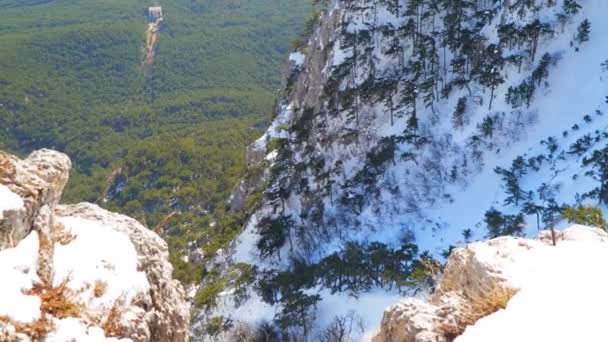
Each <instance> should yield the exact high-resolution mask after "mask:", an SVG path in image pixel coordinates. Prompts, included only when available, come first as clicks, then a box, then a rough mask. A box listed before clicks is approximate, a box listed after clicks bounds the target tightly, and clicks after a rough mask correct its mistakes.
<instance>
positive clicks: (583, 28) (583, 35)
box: [576, 19, 591, 43]
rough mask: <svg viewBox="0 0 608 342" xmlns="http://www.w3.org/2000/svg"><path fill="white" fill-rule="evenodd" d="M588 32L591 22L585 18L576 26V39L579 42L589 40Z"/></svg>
mask: <svg viewBox="0 0 608 342" xmlns="http://www.w3.org/2000/svg"><path fill="white" fill-rule="evenodd" d="M589 33H591V22H589V20H588V19H585V20H583V22H582V23H581V24H580V25H579V27H578V33H577V34H576V40H577V41H578V42H579V43H584V42H586V41H589Z"/></svg>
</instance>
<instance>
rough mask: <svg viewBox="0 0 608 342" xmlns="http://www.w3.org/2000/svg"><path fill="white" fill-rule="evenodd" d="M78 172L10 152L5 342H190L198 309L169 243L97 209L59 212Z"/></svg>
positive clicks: (0, 195)
mask: <svg viewBox="0 0 608 342" xmlns="http://www.w3.org/2000/svg"><path fill="white" fill-rule="evenodd" d="M70 168H71V164H70V160H69V158H68V157H67V156H66V155H63V154H61V153H57V152H54V151H49V150H40V151H36V152H34V153H32V154H31V155H30V156H28V157H27V158H26V159H24V160H19V159H18V158H16V157H14V156H11V155H8V154H5V153H1V152H0V278H2V279H10V281H3V282H2V284H0V303H1V304H0V339H1V340H3V341H5V340H7V341H22V340H26V341H27V340H40V339H46V340H47V341H68V340H78V341H80V340H104V339H105V338H108V339H121V338H126V339H130V340H132V341H167V342H169V341H185V340H187V339H188V333H189V305H188V304H187V302H186V300H185V296H184V292H183V289H182V287H181V285H180V284H179V283H178V282H177V281H175V280H173V279H172V276H171V273H172V266H171V265H170V264H169V262H168V251H167V245H166V243H165V242H164V241H163V240H162V239H161V238H160V237H159V236H157V235H156V234H155V233H153V232H151V231H150V230H148V229H147V228H145V227H144V226H142V225H141V224H139V223H138V222H137V221H135V220H133V219H131V218H129V217H126V216H123V215H118V214H113V213H110V212H108V211H105V210H103V209H101V208H99V207H98V206H96V205H93V204H88V203H82V204H78V205H59V204H58V203H59V201H60V199H61V193H62V191H63V188H64V186H65V184H66V182H67V180H68V176H69V171H70Z"/></svg>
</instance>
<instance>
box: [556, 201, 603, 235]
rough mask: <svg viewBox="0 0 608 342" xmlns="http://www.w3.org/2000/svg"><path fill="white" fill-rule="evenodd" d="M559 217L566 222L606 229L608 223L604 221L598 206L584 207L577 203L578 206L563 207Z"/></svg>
mask: <svg viewBox="0 0 608 342" xmlns="http://www.w3.org/2000/svg"><path fill="white" fill-rule="evenodd" d="M560 218H561V219H562V220H567V221H568V222H572V223H578V224H584V225H587V226H592V227H597V228H600V229H603V230H608V223H606V220H605V219H604V215H603V213H602V210H601V209H600V208H596V207H584V206H582V205H579V206H578V207H566V208H564V209H563V212H562V215H561V216H560Z"/></svg>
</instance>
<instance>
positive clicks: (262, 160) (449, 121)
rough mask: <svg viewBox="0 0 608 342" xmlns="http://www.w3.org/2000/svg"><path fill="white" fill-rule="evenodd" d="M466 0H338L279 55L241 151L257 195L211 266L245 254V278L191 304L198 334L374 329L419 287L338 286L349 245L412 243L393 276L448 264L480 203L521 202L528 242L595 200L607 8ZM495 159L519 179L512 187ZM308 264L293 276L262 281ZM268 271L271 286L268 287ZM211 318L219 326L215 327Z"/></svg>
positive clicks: (503, 205)
mask: <svg viewBox="0 0 608 342" xmlns="http://www.w3.org/2000/svg"><path fill="white" fill-rule="evenodd" d="M462 3H463V2H461V1H457V0H435V1H431V0H426V1H405V0H402V1H400V0H395V1H384V0H352V1H337V0H332V1H329V4H328V7H327V8H326V9H323V10H321V12H320V15H319V19H318V21H317V24H316V25H315V27H314V30H313V32H312V34H311V36H310V38H309V40H308V43H307V44H306V46H305V47H303V48H301V49H299V51H297V52H294V53H293V54H292V55H291V56H290V62H289V63H290V64H289V65H290V67H289V71H288V75H287V77H286V86H285V89H284V95H283V96H282V98H281V99H280V101H279V103H278V106H277V113H276V115H277V117H276V119H275V120H274V122H273V123H272V125H271V126H270V128H269V129H268V131H267V132H266V134H265V135H264V136H263V137H262V138H260V140H258V141H257V142H256V143H255V144H254V146H252V148H251V150H252V151H251V153H250V155H255V156H256V157H255V158H251V159H252V160H251V161H252V164H253V165H252V166H251V168H252V169H255V168H257V169H260V168H262V169H264V170H265V171H264V172H263V175H260V174H259V172H257V173H256V172H253V174H255V175H257V176H256V177H259V179H253V180H251V179H248V180H247V182H245V183H246V184H253V185H254V186H249V187H247V186H243V184H241V187H240V188H239V189H238V191H237V195H238V196H237V197H243V193H246V194H248V195H250V197H251V196H254V197H256V196H257V198H260V199H259V200H258V201H256V202H254V204H251V203H250V205H249V208H247V209H248V210H250V212H249V214H251V215H250V218H249V220H248V223H247V224H246V226H245V227H244V230H243V232H242V234H241V235H240V236H239V238H238V239H237V240H236V241H235V242H234V243H233V245H232V246H231V248H230V249H227V250H223V251H221V252H220V253H219V255H218V256H217V258H216V261H215V263H213V264H212V265H209V270H210V271H211V270H214V271H217V272H229V271H231V270H232V268H231V267H230V265H236V264H250V265H254V266H255V267H256V268H257V272H258V278H257V282H255V283H249V284H246V285H243V284H241V282H238V281H232V282H231V281H228V282H227V283H228V285H227V286H226V287H225V288H224V289H223V290H222V291H218V296H217V297H218V298H217V301H216V303H215V305H214V306H210V307H205V308H203V310H202V311H201V313H200V314H199V316H198V322H197V323H196V324H195V329H194V332H195V333H194V338H195V339H201V340H202V339H211V340H213V339H215V340H222V339H226V338H228V336H230V334H231V332H230V331H234V330H240V331H245V330H255V327H256V325H259V324H260V323H261V322H264V321H265V322H273V324H275V325H277V326H280V327H281V329H283V330H286V331H287V332H288V333H290V334H292V335H294V336H302V335H303V334H306V337H304V338H303V339H304V340H306V339H308V340H319V339H321V338H320V335H319V334H321V333H322V332H323V331H324V330H325V329H326V328H327V326H328V324H330V322H332V321H333V320H334V318H336V317H338V318H340V317H342V318H344V317H356V318H357V323H360V324H358V325H360V326H361V328H360V329H359V328H357V329H352V331H351V332H349V334H350V337H349V338H351V339H353V340H361V339H363V340H366V339H369V338H371V336H372V335H373V333H374V332H375V330H376V329H377V327H378V325H379V323H380V319H381V317H382V312H383V311H384V309H385V308H386V307H387V306H388V305H389V304H391V303H394V302H396V301H397V300H398V299H399V298H401V297H402V296H403V295H404V294H411V293H412V292H414V291H415V290H420V289H421V287H420V286H418V285H416V286H414V285H412V284H413V283H414V282H415V280H416V279H414V278H413V276H412V277H405V278H399V277H394V276H392V275H388V276H387V275H386V272H385V273H381V276H380V278H381V279H380V278H379V277H375V278H373V279H372V280H371V281H370V283H369V284H365V285H363V288H358V289H357V290H352V288H348V286H343V284H342V279H339V281H338V282H339V283H340V284H339V285H335V284H336V282H337V281H336V280H335V279H333V278H331V277H328V276H327V274H328V273H331V271H335V269H331V268H330V266H327V265H330V262H331V261H335V258H342V259H345V258H346V257H347V256H346V255H345V253H346V252H345V251H348V250H349V248H350V247H349V246H353V244H354V245H355V246H363V247H361V248H363V249H364V250H369V249H368V247H369V246H373V243H378V244H381V246H382V248H383V249H382V251H383V252H386V251H388V252H390V253H393V254H395V253H396V255H398V254H399V253H405V252H404V249H403V248H405V247H407V246H411V245H412V244H413V245H415V246H417V249H416V250H415V251H414V252H412V253H413V254H407V257H404V259H402V260H400V261H401V266H399V267H402V268H399V270H400V272H401V271H403V270H405V271H403V272H401V273H408V272H411V273H412V274H414V273H415V272H414V271H415V265H416V262H417V260H418V258H419V256H420V255H421V254H422V253H423V252H424V251H428V254H426V255H427V256H432V257H435V258H436V259H442V254H444V253H443V252H444V251H446V250H447V249H448V248H449V247H450V246H458V245H462V244H463V243H464V242H465V241H471V240H479V239H483V238H485V237H486V236H487V234H488V230H487V227H486V223H485V222H484V218H485V215H486V212H488V211H489V210H490V209H491V208H494V209H496V210H497V211H499V212H501V213H502V214H503V215H513V217H516V216H517V215H519V214H521V215H522V216H521V217H522V218H523V222H522V223H520V224H518V226H517V228H518V230H520V231H519V232H518V233H520V234H522V235H528V236H530V235H534V234H536V232H537V230H538V229H544V228H546V227H547V226H548V225H549V224H552V223H553V222H555V220H556V218H557V217H558V216H559V210H560V208H561V207H562V206H564V205H576V204H578V203H588V204H593V205H597V204H598V200H599V199H598V196H597V191H594V190H595V189H596V188H597V187H598V186H599V182H598V180H597V179H596V178H597V177H596V176H597V172H595V173H594V171H593V170H594V164H593V163H590V162H588V160H589V159H590V158H591V157H592V156H593V154H594V151H601V150H602V149H603V148H604V147H605V146H607V144H608V105H607V104H606V95H607V94H608V89H607V85H608V84H607V83H606V82H607V80H608V63H606V64H604V62H605V61H606V60H607V59H608V49H606V48H605V44H604V42H603V37H604V36H606V35H607V34H608V24H606V21H605V18H604V16H605V13H608V2H606V1H602V0H577V1H576V2H575V4H576V5H580V6H573V4H572V3H573V2H572V1H564V0H533V1H515V0H511V1H501V0H478V1H471V2H469V3H470V4H469V6H468V7H463V8H460V7H459V6H460V5H461V4H462ZM584 20H588V21H589V23H590V32H589V33H588V35H587V32H585V31H586V30H585V29H582V28H581V27H582V26H581V24H582V23H583V22H584ZM583 26H584V25H583ZM581 32H582V33H581ZM607 151H608V150H607ZM606 153H608V152H606ZM518 157H521V158H518ZM514 161H515V162H514ZM255 162H257V164H255ZM515 166H518V168H517V170H516V171H513V170H515V169H514V168H515ZM496 168H502V169H503V170H507V171H508V170H511V174H517V175H516V176H515V178H516V183H517V184H518V186H519V190H521V191H518V196H519V198H516V199H515V200H513V196H512V194H511V193H509V191H510V189H509V188H508V185H509V184H507V183H505V181H504V180H503V178H506V176H505V173H502V174H501V173H500V172H496ZM257 169H256V170H257ZM245 183H244V184H245ZM239 192H240V193H239ZM260 194H262V195H260ZM252 208H253V209H252ZM561 224H562V223H558V228H559V227H561V226H560V225H561ZM375 246H377V245H375ZM350 250H352V249H350ZM410 251H411V250H410ZM408 253H409V252H408ZM330 257H331V258H333V259H329V258H330ZM302 265H305V266H302ZM309 266H310V267H309ZM298 267H299V268H298ZM380 268H381V270H382V271H387V270H388V266H387V265H384V264H383V265H382V267H380ZM310 269H314V271H310V273H311V274H313V275H312V276H310V277H309V278H306V279H305V280H301V279H298V280H297V281H298V283H297V285H294V287H297V288H287V287H280V286H279V285H280V279H279V278H274V279H272V276H273V275H275V276H276V275H277V274H278V275H279V276H280V275H281V274H282V273H281V272H283V274H284V275H285V277H288V276H291V277H294V276H295V275H302V277H305V276H304V275H303V274H304V273H307V272H309V270H310ZM328 269H329V270H330V271H327V270H328ZM301 270H306V272H304V271H301ZM290 272H291V273H290ZM323 272H325V273H323ZM334 273H335V272H334ZM264 277H266V278H264ZM268 277H270V279H271V280H273V281H275V280H276V281H277V282H275V283H268V282H267V284H272V285H273V286H274V287H276V288H277V289H274V290H269V291H267V292H266V293H264V292H263V291H261V290H260V288H263V286H260V284H262V285H264V284H263V283H260V279H262V280H264V279H266V280H267V279H269V278H268ZM391 277H392V278H391ZM327 278H330V280H329V281H328V280H326V279H327ZM277 279H279V280H277ZM358 279H360V278H358ZM395 279H396V280H395ZM266 280H264V281H266ZM277 284H279V285H277ZM403 284H405V285H403ZM211 285H214V284H211ZM208 286H210V284H209V283H205V282H204V283H203V284H201V288H202V289H203V290H204V289H206V288H208ZM269 287H272V286H269ZM422 289H423V287H422ZM262 290H263V289H262ZM287 292H290V295H294V294H295V295H294V296H291V297H289V298H288V296H287V295H286V293H287ZM268 293H270V295H269V294H268ZM416 293H419V294H422V293H424V291H421V292H416ZM296 295H297V296H296ZM316 295H319V297H315V296H316ZM264 296H265V297H264ZM269 298H270V299H271V300H269ZM293 298H296V299H293ZM302 298H304V299H306V300H312V301H314V305H311V306H307V307H306V310H304V309H303V310H302V311H301V312H299V314H301V315H303V316H306V319H305V320H301V321H306V322H308V323H307V324H309V326H306V327H302V326H301V324H300V325H299V324H292V325H289V324H288V323H286V321H287V320H289V319H292V322H291V323H293V321H296V322H297V321H298V319H297V318H295V319H293V317H292V316H288V317H286V315H285V312H286V310H288V309H289V310H292V309H293V307H294V305H296V304H297V303H300V304H301V302H297V300H299V299H302ZM302 307H304V305H303V306H302ZM302 307H301V308H302ZM352 313H354V314H352ZM218 321H220V322H224V323H226V324H224V325H223V326H222V329H227V330H229V332H227V333H221V332H219V333H218V331H217V329H212V330H210V329H209V326H210V323H211V322H213V323H215V325H216V326H217V322H218ZM228 323H230V324H228ZM210 331H211V333H210Z"/></svg>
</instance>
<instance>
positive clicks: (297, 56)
mask: <svg viewBox="0 0 608 342" xmlns="http://www.w3.org/2000/svg"><path fill="white" fill-rule="evenodd" d="M304 58H306V56H305V55H304V54H303V53H301V52H292V53H291V54H289V60H290V61H292V62H294V63H295V65H296V66H298V67H300V66H302V65H303V64H304Z"/></svg>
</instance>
